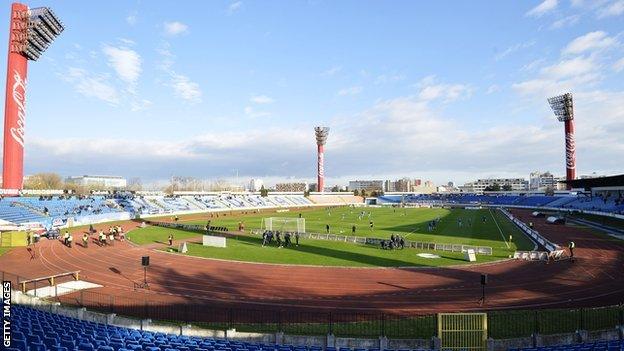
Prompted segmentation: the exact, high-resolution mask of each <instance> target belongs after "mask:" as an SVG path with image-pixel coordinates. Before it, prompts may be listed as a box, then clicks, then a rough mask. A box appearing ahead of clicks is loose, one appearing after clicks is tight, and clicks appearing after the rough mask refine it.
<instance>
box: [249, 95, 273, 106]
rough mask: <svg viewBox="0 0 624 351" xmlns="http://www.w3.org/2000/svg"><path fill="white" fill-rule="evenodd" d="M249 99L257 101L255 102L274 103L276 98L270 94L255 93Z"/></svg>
mask: <svg viewBox="0 0 624 351" xmlns="http://www.w3.org/2000/svg"><path fill="white" fill-rule="evenodd" d="M249 101H251V102H253V103H255V104H271V103H273V102H274V101H275V100H274V99H273V98H271V97H269V96H266V95H254V96H252V97H251V98H250V99H249Z"/></svg>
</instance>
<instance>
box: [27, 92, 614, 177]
mask: <svg viewBox="0 0 624 351" xmlns="http://www.w3.org/2000/svg"><path fill="white" fill-rule="evenodd" d="M623 99H624V91H623V92H607V91H599V90H595V91H590V92H586V93H578V94H577V93H575V103H576V106H575V107H576V108H575V110H576V115H577V146H578V161H579V167H580V169H579V171H581V172H586V171H601V170H607V171H608V170H617V169H621V158H620V157H618V156H619V155H621V154H622V153H623V152H624V140H623V139H622V138H621V135H622V133H624V110H622V109H621V107H620V106H619V105H620V101H622V100H623ZM540 104H542V105H543V106H544V113H546V114H547V117H548V118H547V119H544V120H543V121H542V122H533V123H530V124H524V123H517V121H515V120H506V119H505V120H501V121H500V122H497V124H496V125H494V126H491V127H486V128H483V127H478V128H475V125H474V123H473V121H463V120H462V119H453V118H449V117H447V116H444V115H442V114H441V112H440V111H436V110H435V109H434V108H432V106H431V104H430V102H429V101H425V100H421V99H419V98H418V96H403V97H396V98H392V99H387V100H381V101H378V102H377V103H375V104H374V105H372V106H370V107H368V108H366V109H364V110H363V111H361V112H359V113H355V114H353V115H349V116H347V118H345V119H344V120H334V121H331V122H330V123H329V125H330V126H331V127H332V133H331V134H330V139H329V141H328V144H327V149H326V150H327V158H326V173H327V174H328V176H330V177H333V178H338V177H342V178H344V177H347V176H350V175H353V177H357V176H367V177H371V176H372V177H375V176H376V175H380V174H389V173H392V174H393V176H394V175H396V176H405V175H410V174H414V175H419V176H422V173H421V172H422V169H423V168H426V169H427V172H428V173H427V174H428V175H429V176H432V177H437V178H438V180H439V181H443V180H448V179H449V177H451V179H453V180H458V179H457V177H460V176H461V177H464V178H468V179H466V180H469V179H471V178H477V177H479V176H481V175H501V174H510V175H524V176H526V174H527V172H528V171H530V170H531V169H544V170H551V171H553V172H554V173H555V174H562V173H563V171H564V162H563V160H564V148H563V137H562V132H561V129H562V126H561V124H560V123H558V122H557V121H556V119H555V118H554V117H553V116H552V114H551V113H550V112H549V111H548V112H546V111H547V103H546V101H545V98H544V96H541V97H540ZM245 113H246V114H247V115H251V114H254V115H256V116H258V115H257V113H259V112H258V111H254V110H253V108H249V109H245ZM596 115H598V116H600V117H601V118H600V119H595V118H592V116H596ZM354 120H357V121H359V123H353V121H354ZM371 130H375V131H376V132H377V133H378V135H383V136H384V137H383V138H370V131H371ZM267 135H272V136H274V137H271V138H267ZM309 138H310V129H309V127H308V126H283V127H273V128H271V127H268V128H267V127H258V128H255V129H248V130H238V131H214V132H211V133H207V134H201V135H196V136H192V137H188V138H175V139H172V140H164V139H163V138H154V139H140V138H131V139H129V138H99V139H98V142H97V143H94V142H93V140H92V138H87V137H85V138H66V137H62V138H61V137H58V138H55V137H45V138H32V140H31V143H29V146H28V147H29V150H28V152H29V155H32V156H31V160H30V164H31V166H30V167H31V168H32V169H34V170H39V169H43V170H45V169H46V167H50V168H52V167H54V166H56V167H58V161H57V160H58V159H59V158H60V157H62V158H63V160H71V162H64V163H63V169H62V170H61V172H64V173H83V172H87V170H86V169H87V168H86V167H87V166H85V164H87V165H88V171H91V172H101V173H106V171H107V170H109V169H110V167H111V165H112V166H113V167H114V168H115V169H117V170H119V169H122V170H124V172H125V173H126V174H133V175H136V176H142V177H145V178H147V179H155V178H156V179H159V178H167V177H169V176H170V175H171V174H170V172H171V169H175V172H176V174H179V175H184V176H194V177H200V178H205V177H206V174H210V175H211V176H212V177H220V176H223V175H228V174H231V170H232V169H239V170H241V174H243V175H250V176H252V175H261V176H262V177H264V178H265V179H266V178H268V177H275V176H277V177H281V178H282V179H283V178H286V177H287V176H294V177H307V176H309V177H312V176H313V175H314V174H315V167H316V163H315V158H314V157H315V156H314V155H315V147H314V143H313V142H312V143H302V142H301V140H307V139H309ZM388 140H392V141H393V142H392V143H388ZM405 150H418V152H405ZM510 150H511V151H510ZM510 152H511V153H510ZM510 155H513V157H510ZM371 159H373V160H375V162H370V160H371ZM162 164H166V165H167V167H160V165H162ZM107 167H108V168H107ZM503 168H504V169H503ZM397 173H398V174H397Z"/></svg>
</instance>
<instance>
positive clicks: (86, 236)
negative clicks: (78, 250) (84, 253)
mask: <svg viewBox="0 0 624 351" xmlns="http://www.w3.org/2000/svg"><path fill="white" fill-rule="evenodd" d="M82 247H84V248H85V249H86V248H88V247H89V234H87V233H84V234H82Z"/></svg>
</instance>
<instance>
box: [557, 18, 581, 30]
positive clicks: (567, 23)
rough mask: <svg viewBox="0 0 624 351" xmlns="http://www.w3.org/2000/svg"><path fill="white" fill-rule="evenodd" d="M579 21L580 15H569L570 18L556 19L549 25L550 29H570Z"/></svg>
mask: <svg viewBox="0 0 624 351" xmlns="http://www.w3.org/2000/svg"><path fill="white" fill-rule="evenodd" d="M579 19H581V16H580V15H571V16H567V17H564V18H561V19H558V20H556V21H554V22H553V23H552V24H551V25H550V29H560V28H565V27H572V26H573V25H575V24H577V23H578V21H579Z"/></svg>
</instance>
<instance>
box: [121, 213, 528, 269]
mask: <svg viewBox="0 0 624 351" xmlns="http://www.w3.org/2000/svg"><path fill="white" fill-rule="evenodd" d="M362 210H365V211H366V216H364V218H363V219H362V220H358V216H359V213H360V212H361V211H362ZM368 212H371V216H370V219H369V217H368ZM298 215H299V212H285V213H274V214H266V213H265V214H261V215H246V216H239V217H229V218H227V217H226V218H212V219H211V225H213V226H226V227H228V228H229V229H230V230H232V229H236V228H237V227H238V222H239V221H243V222H244V223H245V226H246V228H247V229H248V230H247V232H249V229H251V228H256V229H259V228H260V227H261V222H262V218H266V217H270V216H274V217H298ZM302 216H303V217H304V218H305V219H306V231H307V232H324V231H325V225H326V224H329V225H330V228H331V232H332V233H334V234H340V233H341V231H342V234H347V235H351V227H352V225H356V227H357V229H356V233H355V234H356V235H359V236H368V237H377V238H389V237H390V235H391V234H399V235H401V236H403V237H404V238H405V239H406V240H411V241H424V242H436V243H451V244H466V245H480V246H490V247H492V250H493V255H492V256H484V255H480V256H478V257H477V262H491V261H495V260H500V259H504V258H507V257H509V255H510V254H512V253H513V252H514V251H515V250H530V249H533V244H532V243H531V242H530V241H529V240H528V239H527V238H526V237H525V236H524V235H523V234H522V233H521V232H520V231H519V230H518V229H517V228H516V227H515V226H514V225H513V224H512V223H510V222H509V221H508V220H507V219H506V218H505V217H504V216H503V215H502V214H500V213H497V212H495V211H492V212H490V211H488V210H461V209H454V210H447V209H425V208H422V209H405V210H404V209H396V210H395V209H393V208H365V209H362V208H349V207H341V208H333V209H331V210H325V209H317V210H311V211H304V212H302ZM438 217H439V218H440V223H439V224H438V226H437V228H436V229H435V230H434V231H431V232H429V231H428V230H427V223H428V222H429V221H431V220H433V219H435V218H438ZM482 217H485V218H486V221H485V222H483V221H482ZM459 218H461V219H462V221H463V223H464V225H463V226H462V227H459V226H458V224H457V222H458V219H459ZM369 220H372V221H373V223H374V229H373V230H372V231H371V230H370V229H369V228H368V227H369ZM181 221H182V222H184V223H189V224H205V223H206V221H205V220H197V219H195V220H191V221H185V220H184V218H182V219H181ZM469 222H470V223H471V225H468V223H469ZM499 227H500V230H499ZM501 232H502V234H501ZM169 234H173V235H174V238H175V239H176V240H180V239H189V238H191V237H198V235H199V234H201V232H191V231H184V230H176V229H170V228H160V227H146V228H142V229H136V230H133V231H132V232H131V233H129V234H128V237H129V239H130V240H132V241H134V242H136V243H138V244H149V243H155V242H160V243H165V242H166V240H167V237H168V235H169ZM510 234H511V235H512V236H513V240H512V242H511V243H510V242H508V239H509V235H510ZM188 248H189V252H188V254H189V255H193V256H200V257H209V258H217V259H229V260H237V261H249V262H263V263H279V264H309V265H325V266H359V267H372V266H380V267H395V266H448V265H456V264H463V263H466V262H465V261H464V260H463V254H461V253H451V252H444V251H423V250H416V249H404V250H381V249H380V248H378V247H377V246H372V245H362V244H354V243H344V242H336V241H325V240H312V239H305V240H301V242H300V245H299V246H298V247H296V246H293V247H289V248H278V247H276V246H275V244H273V246H267V247H262V246H261V238H260V236H259V235H255V236H250V235H239V236H238V237H236V238H229V239H228V247H227V248H225V249H223V248H214V247H204V246H202V245H200V244H194V243H189V245H188ZM421 252H429V253H435V254H437V255H439V256H440V258H435V259H428V258H422V257H420V256H417V254H418V253H421Z"/></svg>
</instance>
